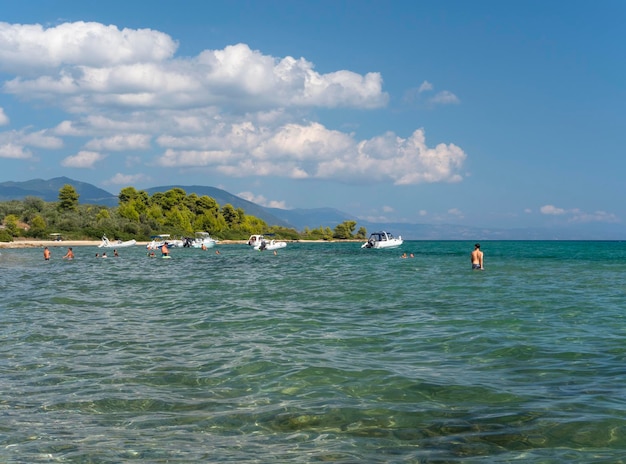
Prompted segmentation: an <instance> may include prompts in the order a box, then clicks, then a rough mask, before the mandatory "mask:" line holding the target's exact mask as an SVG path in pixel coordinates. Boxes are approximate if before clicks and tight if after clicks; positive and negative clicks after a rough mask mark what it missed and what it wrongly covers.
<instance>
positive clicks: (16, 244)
mask: <svg viewBox="0 0 626 464" xmlns="http://www.w3.org/2000/svg"><path fill="white" fill-rule="evenodd" d="M285 241H286V242H287V243H298V242H306V243H328V242H329V241H328V240H285ZM331 241H332V240H331ZM341 241H342V242H349V241H350V242H359V241H362V240H341ZM100 243H102V241H100V240H61V241H56V240H22V239H17V240H15V241H13V242H0V249H1V248H43V247H48V248H68V247H79V246H98V245H100ZM148 243H150V242H148V241H145V242H137V244H136V245H135V246H146V245H147V244H148ZM242 243H244V244H245V243H248V241H247V240H220V241H219V244H220V245H233V244H242Z"/></svg>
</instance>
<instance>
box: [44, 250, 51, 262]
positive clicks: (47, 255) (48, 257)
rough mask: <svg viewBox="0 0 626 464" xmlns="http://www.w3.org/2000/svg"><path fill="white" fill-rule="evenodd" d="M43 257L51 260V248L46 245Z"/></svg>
mask: <svg viewBox="0 0 626 464" xmlns="http://www.w3.org/2000/svg"><path fill="white" fill-rule="evenodd" d="M43 259H44V260H46V261H50V250H49V249H48V247H45V248H44V249H43Z"/></svg>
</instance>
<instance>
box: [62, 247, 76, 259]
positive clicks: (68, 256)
mask: <svg viewBox="0 0 626 464" xmlns="http://www.w3.org/2000/svg"><path fill="white" fill-rule="evenodd" d="M63 259H74V252H73V251H72V247H70V248H68V249H67V253H65V256H63Z"/></svg>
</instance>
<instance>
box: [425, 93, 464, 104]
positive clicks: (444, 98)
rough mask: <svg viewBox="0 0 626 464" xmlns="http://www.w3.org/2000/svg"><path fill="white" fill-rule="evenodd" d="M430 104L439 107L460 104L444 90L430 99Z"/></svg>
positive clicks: (457, 99) (454, 96) (455, 97)
mask: <svg viewBox="0 0 626 464" xmlns="http://www.w3.org/2000/svg"><path fill="white" fill-rule="evenodd" d="M430 102H431V103H437V104H441V105H450V104H457V103H461V101H460V100H459V98H458V97H457V96H456V95H454V94H453V93H452V92H449V91H447V90H444V91H442V92H438V93H437V95H435V96H434V97H433V98H431V99H430Z"/></svg>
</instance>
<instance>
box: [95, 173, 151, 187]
mask: <svg viewBox="0 0 626 464" xmlns="http://www.w3.org/2000/svg"><path fill="white" fill-rule="evenodd" d="M148 180H150V177H149V176H146V175H145V174H122V173H119V172H118V173H117V174H115V175H114V176H113V177H111V178H110V179H109V180H106V181H105V182H104V185H135V184H137V183H139V182H146V181H148Z"/></svg>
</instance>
